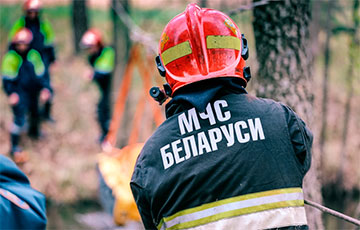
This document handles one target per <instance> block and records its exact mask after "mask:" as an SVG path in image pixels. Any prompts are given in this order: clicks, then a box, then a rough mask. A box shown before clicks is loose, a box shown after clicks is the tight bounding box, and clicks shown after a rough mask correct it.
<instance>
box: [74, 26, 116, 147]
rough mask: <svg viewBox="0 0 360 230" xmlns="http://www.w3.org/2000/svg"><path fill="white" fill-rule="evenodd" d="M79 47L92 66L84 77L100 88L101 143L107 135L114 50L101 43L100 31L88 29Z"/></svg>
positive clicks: (99, 118) (98, 107)
mask: <svg viewBox="0 0 360 230" xmlns="http://www.w3.org/2000/svg"><path fill="white" fill-rule="evenodd" d="M80 47H81V48H82V49H84V50H85V51H86V52H87V54H88V55H89V56H88V61H89V63H90V65H91V67H92V69H93V70H92V71H90V73H85V78H87V79H89V80H92V81H94V82H95V83H96V84H97V85H98V87H99V90H100V94H101V95H100V99H99V102H98V105H97V119H98V123H99V125H100V128H101V135H100V137H99V142H100V143H102V142H103V140H104V138H105V137H106V135H107V132H108V130H109V125H110V119H111V108H110V106H111V98H110V96H111V81H112V74H113V71H114V65H115V52H114V49H113V48H112V47H110V46H106V45H105V44H104V43H103V39H102V36H101V33H100V32H99V31H98V30H96V29H90V30H88V31H86V32H85V33H84V35H83V36H82V38H81V41H80Z"/></svg>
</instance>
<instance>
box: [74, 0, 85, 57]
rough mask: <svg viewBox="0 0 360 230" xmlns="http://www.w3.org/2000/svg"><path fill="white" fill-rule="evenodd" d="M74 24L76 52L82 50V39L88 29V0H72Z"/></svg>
mask: <svg viewBox="0 0 360 230" xmlns="http://www.w3.org/2000/svg"><path fill="white" fill-rule="evenodd" d="M72 24H73V34H74V49H75V54H78V53H79V52H80V46H79V43H80V40H81V37H82V36H83V34H84V33H85V32H86V31H87V30H88V17H87V11H86V0H81V1H79V0H73V1H72Z"/></svg>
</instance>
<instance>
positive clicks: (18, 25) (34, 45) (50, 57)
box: [9, 0, 56, 122]
mask: <svg viewBox="0 0 360 230" xmlns="http://www.w3.org/2000/svg"><path fill="white" fill-rule="evenodd" d="M41 7H42V5H41V2H40V1H39V0H26V1H25V3H24V5H23V10H24V16H22V17H21V18H20V19H18V20H17V21H16V22H15V24H14V25H13V27H12V28H11V30H10V33H9V41H10V42H11V41H12V39H13V37H14V36H15V34H16V32H17V31H19V30H20V29H22V28H27V29H29V30H30V31H31V32H32V35H33V40H32V41H31V44H30V48H31V49H34V50H36V51H38V52H39V53H40V55H41V58H42V60H43V62H44V65H45V74H44V79H45V80H46V81H47V84H48V85H49V86H50V88H49V89H50V91H51V92H52V96H51V97H50V98H49V99H48V100H47V101H46V103H45V104H44V106H43V108H42V109H41V116H42V119H43V120H44V121H50V122H54V119H53V118H52V117H51V106H52V100H53V88H52V87H51V82H50V69H49V68H50V66H51V65H52V64H53V63H54V62H55V59H56V58H55V48H54V31H53V29H52V26H51V25H50V23H49V21H48V20H46V19H44V18H43V17H42V16H41Z"/></svg>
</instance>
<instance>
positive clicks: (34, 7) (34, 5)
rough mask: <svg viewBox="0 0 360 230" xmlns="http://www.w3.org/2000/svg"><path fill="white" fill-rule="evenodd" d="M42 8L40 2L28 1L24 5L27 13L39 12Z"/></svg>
mask: <svg viewBox="0 0 360 230" xmlns="http://www.w3.org/2000/svg"><path fill="white" fill-rule="evenodd" d="M40 8H41V2H40V1H39V0H26V2H25V3H24V10H25V11H39V10H40Z"/></svg>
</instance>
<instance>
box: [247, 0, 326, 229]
mask: <svg viewBox="0 0 360 230" xmlns="http://www.w3.org/2000/svg"><path fill="white" fill-rule="evenodd" d="M310 12H311V11H310V5H309V2H308V1H299V0H284V1H270V2H269V4H267V5H263V6H260V7H256V8H255V9H254V12H253V13H254V21H253V27H254V35H255V41H256V51H257V58H258V62H259V70H258V75H257V77H256V80H257V82H256V86H255V87H256V93H257V95H258V96H260V97H268V98H273V99H275V100H278V101H281V102H284V103H286V104H287V105H289V106H290V107H292V108H293V109H294V110H295V111H296V112H297V113H298V114H299V116H300V117H302V118H303V119H304V120H305V122H306V123H307V124H308V125H309V126H310V127H311V125H312V122H313V121H312V117H313V107H312V102H313V97H314V95H313V91H312V89H311V81H312V65H311V63H312V59H313V57H312V55H311V49H310V48H308V47H310V46H309V44H308V41H309V22H310V17H311V13H310ZM312 157H313V158H312V167H311V169H310V171H309V172H308V173H307V175H306V177H305V181H304V192H305V198H307V199H309V200H312V201H315V202H318V203H322V196H321V185H320V182H319V179H318V165H319V160H320V159H319V156H318V154H317V153H316V152H313V155H312ZM305 208H306V212H307V219H308V224H309V227H310V229H323V223H322V219H321V212H320V211H318V210H316V209H313V208H311V207H305Z"/></svg>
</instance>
